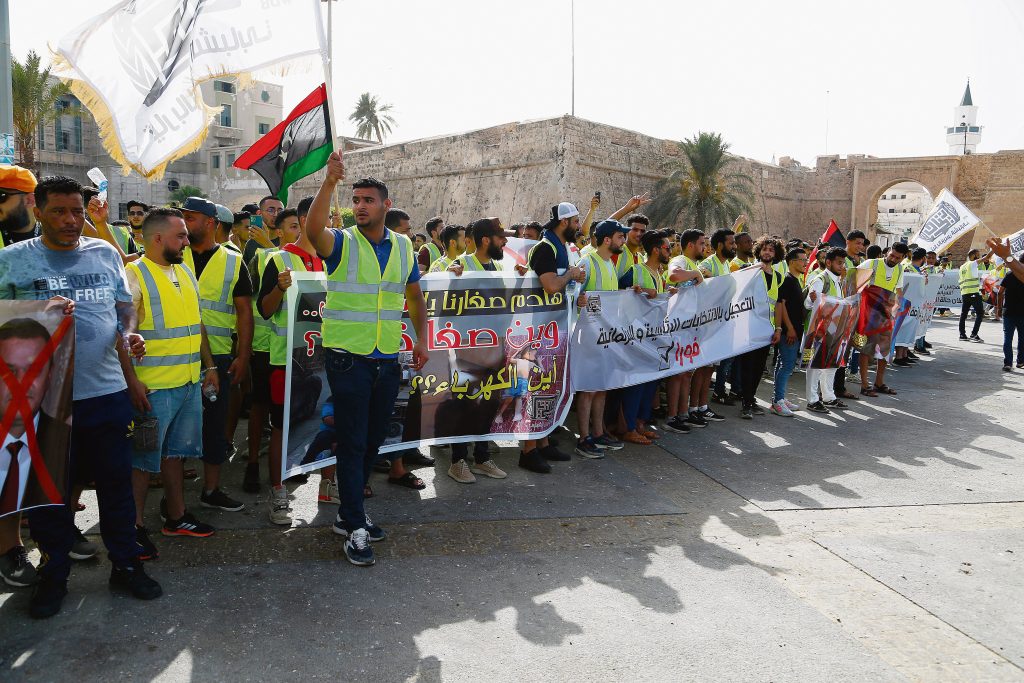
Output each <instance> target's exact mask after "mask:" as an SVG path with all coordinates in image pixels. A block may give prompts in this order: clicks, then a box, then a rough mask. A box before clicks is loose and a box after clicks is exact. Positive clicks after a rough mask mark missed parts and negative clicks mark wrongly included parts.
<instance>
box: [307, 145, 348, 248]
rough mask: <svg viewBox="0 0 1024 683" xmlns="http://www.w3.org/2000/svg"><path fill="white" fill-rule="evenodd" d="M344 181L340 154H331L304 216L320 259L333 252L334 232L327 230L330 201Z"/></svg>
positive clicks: (329, 216) (308, 232)
mask: <svg viewBox="0 0 1024 683" xmlns="http://www.w3.org/2000/svg"><path fill="white" fill-rule="evenodd" d="M344 179H345V165H344V164H343V163H342V162H341V154H339V153H338V152H332V153H331V156H330V157H329V158H328V159H327V177H326V178H324V182H323V184H321V185H320V189H319V190H317V192H316V196H315V197H314V198H313V203H312V204H311V205H310V207H309V215H308V216H306V234H307V235H308V236H309V241H310V242H312V243H313V246H314V247H316V253H317V254H319V255H320V256H321V257H322V258H327V257H328V256H330V255H331V252H333V251H334V232H333V231H331V230H328V229H327V228H328V227H329V226H330V221H331V199H332V197H334V188H335V187H336V186H337V185H338V183H340V182H341V181H342V180H344Z"/></svg>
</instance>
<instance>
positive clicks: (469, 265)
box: [455, 254, 486, 273]
mask: <svg viewBox="0 0 1024 683" xmlns="http://www.w3.org/2000/svg"><path fill="white" fill-rule="evenodd" d="M455 262H456V263H458V264H459V265H461V266H462V270H463V272H466V273H470V272H473V271H478V270H486V269H485V268H484V264H482V263H480V259H478V258H477V257H476V254H462V255H461V256H459V257H458V258H456V259H455Z"/></svg>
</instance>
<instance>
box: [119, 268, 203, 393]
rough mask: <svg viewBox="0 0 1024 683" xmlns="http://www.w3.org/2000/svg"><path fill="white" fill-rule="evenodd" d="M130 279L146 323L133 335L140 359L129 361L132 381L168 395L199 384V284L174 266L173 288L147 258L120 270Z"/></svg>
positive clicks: (167, 279)
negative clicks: (141, 350) (139, 343)
mask: <svg viewBox="0 0 1024 683" xmlns="http://www.w3.org/2000/svg"><path fill="white" fill-rule="evenodd" d="M125 267H126V268H128V269H129V270H131V271H132V272H134V273H135V276H136V278H137V279H138V281H139V289H140V290H141V292H142V301H143V306H144V307H145V311H146V317H145V319H144V320H143V321H142V322H141V323H140V324H139V334H141V335H142V336H143V338H144V339H145V340H146V356H145V357H144V358H143V359H142V360H137V361H133V362H134V364H135V375H136V376H137V377H138V378H139V381H140V382H142V383H143V384H145V385H146V386H147V387H148V388H150V389H173V388H175V387H181V386H185V385H186V384H190V383H194V382H198V381H199V374H200V369H199V365H200V356H199V346H200V341H201V340H202V331H201V329H200V315H199V284H198V283H197V282H196V279H195V276H194V275H193V274H192V271H190V270H189V269H188V268H185V267H183V266H180V265H174V266H172V268H173V269H174V275H175V277H176V278H177V279H178V286H177V287H175V286H174V283H172V282H171V280H170V278H168V277H167V275H166V273H164V272H163V270H162V269H161V268H160V267H159V266H158V265H156V264H155V263H153V262H152V261H150V260H149V259H147V258H141V259H139V260H137V261H133V262H132V263H129V264H128V265H127V266H125Z"/></svg>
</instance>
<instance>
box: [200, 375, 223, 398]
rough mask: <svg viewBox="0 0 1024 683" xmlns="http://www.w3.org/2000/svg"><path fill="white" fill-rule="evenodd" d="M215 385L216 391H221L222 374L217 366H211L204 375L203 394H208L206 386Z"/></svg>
mask: <svg viewBox="0 0 1024 683" xmlns="http://www.w3.org/2000/svg"><path fill="white" fill-rule="evenodd" d="M211 386H212V387H213V390H214V392H216V393H218V394H219V393H220V375H219V374H217V369H216V368H210V369H209V370H207V371H206V372H205V373H204V376H203V395H204V396H205V395H206V387H211Z"/></svg>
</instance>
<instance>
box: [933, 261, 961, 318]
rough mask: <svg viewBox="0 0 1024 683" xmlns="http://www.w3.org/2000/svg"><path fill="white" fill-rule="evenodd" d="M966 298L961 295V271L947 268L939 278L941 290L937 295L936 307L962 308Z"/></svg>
mask: <svg viewBox="0 0 1024 683" xmlns="http://www.w3.org/2000/svg"><path fill="white" fill-rule="evenodd" d="M963 303H964V299H963V297H962V296H961V295H960V273H959V272H958V271H956V270H947V271H944V272H943V273H942V277H941V278H940V280H939V291H938V293H937V294H936V295H935V308H953V309H956V310H960V307H961V306H962V305H963Z"/></svg>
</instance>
